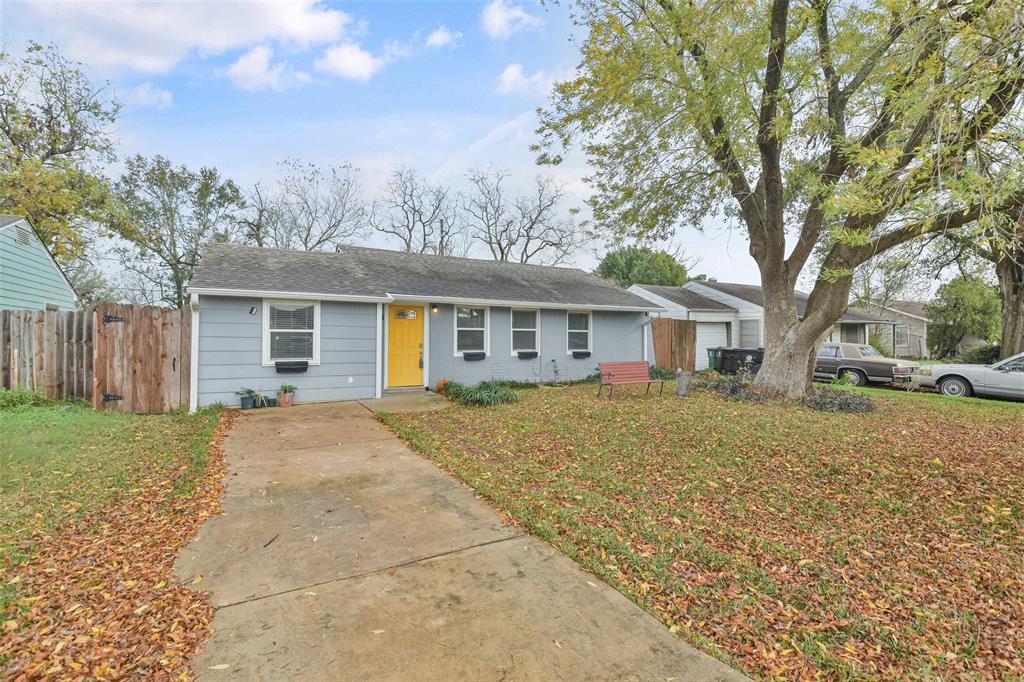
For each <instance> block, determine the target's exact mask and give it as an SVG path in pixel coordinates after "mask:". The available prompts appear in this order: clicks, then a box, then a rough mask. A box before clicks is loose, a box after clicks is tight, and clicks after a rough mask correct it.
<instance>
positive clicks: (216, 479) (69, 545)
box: [0, 411, 238, 680]
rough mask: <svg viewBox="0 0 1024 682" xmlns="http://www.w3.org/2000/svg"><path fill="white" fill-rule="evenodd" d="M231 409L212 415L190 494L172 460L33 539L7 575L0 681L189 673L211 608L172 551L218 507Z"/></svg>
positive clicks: (0, 637) (160, 676)
mask: <svg viewBox="0 0 1024 682" xmlns="http://www.w3.org/2000/svg"><path fill="white" fill-rule="evenodd" d="M237 414H238V413H237V412H234V411H225V412H223V413H222V414H221V418H220V421H219V424H218V426H217V429H216V432H215V436H214V439H213V442H212V443H211V445H210V453H209V460H208V466H207V468H206V471H205V473H203V475H202V477H201V478H200V479H199V481H198V483H197V484H196V486H195V489H194V492H193V493H192V494H190V495H187V496H179V495H175V494H174V492H173V491H172V488H173V486H174V482H175V480H176V479H177V478H178V477H180V476H182V475H184V474H185V471H186V465H185V464H184V463H182V464H181V465H180V466H179V467H177V468H175V469H174V470H172V471H167V472H166V475H160V476H153V475H151V476H149V477H145V478H143V479H141V480H140V481H139V483H138V486H137V487H136V489H135V490H133V494H132V495H131V496H125V497H124V498H122V499H120V500H118V501H116V502H114V503H111V504H108V505H106V506H104V507H102V508H100V509H98V510H97V511H95V512H93V513H90V514H88V515H87V516H85V517H84V518H82V519H81V520H80V521H79V522H78V523H77V524H75V525H73V526H70V527H68V528H66V529H64V530H63V531H61V532H59V533H57V534H55V535H53V536H51V537H42V538H36V539H35V542H37V543H38V544H39V547H40V550H39V553H38V554H37V555H36V556H35V557H34V558H33V559H32V560H31V561H30V562H29V563H27V564H24V565H22V566H19V567H18V568H17V569H16V570H15V571H14V575H13V578H10V579H9V580H10V581H11V582H15V583H16V584H17V586H18V593H19V595H22V596H21V598H20V599H19V601H18V602H17V607H18V608H17V612H16V614H10V613H8V614H0V619H6V620H3V623H2V627H3V634H2V635H0V678H3V679H5V680H36V679H85V678H88V679H101V680H113V679H123V678H129V677H140V678H146V679H189V678H191V663H190V662H191V658H192V656H194V655H195V654H196V653H197V652H198V651H199V650H200V649H201V647H202V645H203V642H204V641H205V640H206V638H207V636H208V635H209V631H210V621H211V620H212V618H213V612H214V609H213V606H212V604H211V603H210V599H209V596H208V594H207V593H204V592H200V591H197V590H196V589H194V588H192V587H190V586H189V585H184V584H182V583H181V581H179V580H178V578H177V577H176V576H175V575H174V574H173V572H172V568H173V566H174V561H175V559H176V558H177V556H178V552H179V550H180V549H181V548H182V547H183V546H184V545H186V544H187V543H188V542H189V541H190V540H191V539H192V538H193V537H194V536H195V534H196V532H197V531H198V530H199V526H200V525H202V523H203V522H204V521H206V519H208V518H209V517H210V516H212V515H215V514H217V513H218V512H219V510H220V500H221V497H222V494H223V491H224V485H223V478H224V475H225V472H226V467H225V464H224V453H223V450H222V448H221V444H222V442H223V439H224V437H225V435H226V434H227V432H228V431H229V430H230V428H231V426H232V424H233V422H234V420H235V419H236V418H237ZM197 582H198V581H197Z"/></svg>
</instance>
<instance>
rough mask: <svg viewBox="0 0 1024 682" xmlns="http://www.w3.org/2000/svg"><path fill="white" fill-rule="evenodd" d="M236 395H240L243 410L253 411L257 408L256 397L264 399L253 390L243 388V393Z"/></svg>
mask: <svg viewBox="0 0 1024 682" xmlns="http://www.w3.org/2000/svg"><path fill="white" fill-rule="evenodd" d="M236 393H237V394H238V402H239V405H240V407H241V408H242V409H243V410H251V409H252V408H254V407H256V397H257V396H259V397H260V398H262V397H263V396H261V395H260V394H259V393H258V392H257V391H256V389H253V388H243V389H242V390H241V391H236Z"/></svg>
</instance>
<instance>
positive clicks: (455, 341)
mask: <svg viewBox="0 0 1024 682" xmlns="http://www.w3.org/2000/svg"><path fill="white" fill-rule="evenodd" d="M459 308H476V309H478V310H483V311H484V347H483V353H484V355H486V356H487V357H490V355H491V309H490V308H489V307H488V306H483V305H459V304H457V303H456V304H455V305H453V306H452V349H453V350H454V351H455V357H457V358H461V357H462V355H463V353H479V352H480V351H478V350H467V351H462V350H459ZM467 329H468V330H471V331H473V330H478V329H480V327H462V330H463V331H466V330H467Z"/></svg>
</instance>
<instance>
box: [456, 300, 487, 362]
mask: <svg viewBox="0 0 1024 682" xmlns="http://www.w3.org/2000/svg"><path fill="white" fill-rule="evenodd" d="M486 352H487V308H469V307H463V306H456V307H455V354H456V355H462V354H463V353H486Z"/></svg>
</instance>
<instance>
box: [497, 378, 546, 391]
mask: <svg viewBox="0 0 1024 682" xmlns="http://www.w3.org/2000/svg"><path fill="white" fill-rule="evenodd" d="M487 383H489V384H495V385H497V384H501V385H502V386H508V387H509V388H515V389H523V388H537V387H538V386H540V383H538V382H536V381H516V380H513V379H493V380H491V381H489V382H487Z"/></svg>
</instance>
